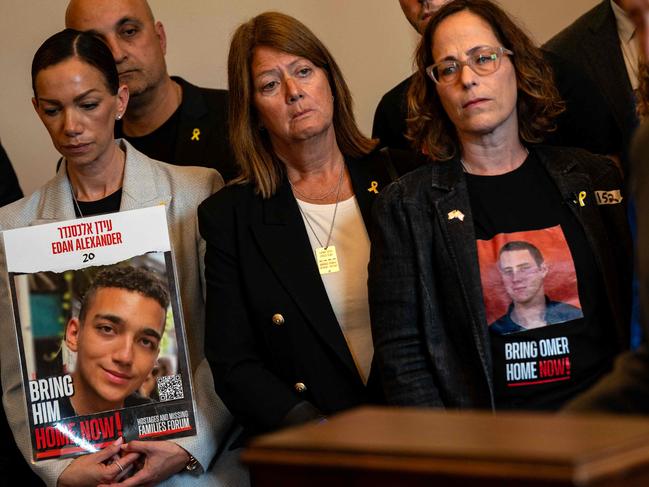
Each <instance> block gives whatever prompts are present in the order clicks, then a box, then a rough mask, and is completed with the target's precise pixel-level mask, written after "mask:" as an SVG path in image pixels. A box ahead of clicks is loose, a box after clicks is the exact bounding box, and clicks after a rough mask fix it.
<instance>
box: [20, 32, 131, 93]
mask: <svg viewBox="0 0 649 487" xmlns="http://www.w3.org/2000/svg"><path fill="white" fill-rule="evenodd" d="M73 57H77V58H79V59H80V60H81V61H83V62H84V63H86V64H89V65H90V66H93V67H95V68H96V69H97V70H98V71H99V72H100V73H101V74H102V77H103V78H104V82H105V83H106V87H107V88H108V91H109V93H110V94H111V95H116V94H117V91H118V89H119V76H118V74H117V67H116V66H115V60H114V58H113V54H112V53H111V52H110V49H109V48H108V46H107V45H106V44H105V43H104V41H102V40H101V39H100V38H99V37H97V36H96V35H94V34H91V33H88V32H80V31H78V30H74V29H65V30H62V31H61V32H57V33H56V34H54V35H53V36H51V37H49V38H48V39H47V40H46V41H45V42H43V44H41V46H40V47H39V48H38V50H37V51H36V54H34V59H33V60H32V90H33V91H34V96H36V97H37V96H38V94H37V93H36V77H37V76H38V73H40V72H41V71H42V70H44V69H47V68H49V67H50V66H54V65H56V64H59V63H62V62H63V61H66V60H67V59H70V58H73Z"/></svg>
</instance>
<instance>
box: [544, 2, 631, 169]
mask: <svg viewBox="0 0 649 487" xmlns="http://www.w3.org/2000/svg"><path fill="white" fill-rule="evenodd" d="M543 48H544V49H545V50H546V51H550V52H552V53H553V54H554V55H556V56H557V57H558V58H561V59H563V60H564V63H563V64H562V65H559V66H558V67H557V68H556V70H557V73H558V76H559V77H560V78H562V79H564V80H565V82H566V83H569V82H570V78H573V77H574V76H576V74H575V73H583V74H585V75H587V76H588V78H589V79H590V80H591V81H592V82H593V83H594V85H595V86H596V87H597V89H598V92H599V95H600V96H599V97H598V98H594V99H588V98H582V99H581V100H579V101H578V102H577V103H575V104H574V105H573V106H572V110H573V112H574V113H575V115H574V117H576V118H578V119H581V120H586V121H591V120H593V119H596V118H597V117H599V116H600V115H601V114H602V112H603V111H608V112H609V113H611V114H612V116H613V120H614V126H613V127H612V128H611V130H609V132H608V133H603V134H602V136H603V137H607V140H604V141H601V142H600V143H602V144H605V145H608V146H609V147H611V148H612V150H613V151H614V152H619V153H622V156H623V157H622V163H623V167H624V170H625V173H626V172H628V162H627V161H628V157H627V148H628V147H629V143H630V140H631V135H632V133H633V129H634V128H635V126H636V125H637V123H638V119H637V116H636V113H635V100H634V95H633V90H632V88H631V82H630V81H629V76H628V74H627V71H626V66H625V64H624V56H623V55H622V50H621V48H620V38H619V34H618V31H617V23H616V19H615V14H614V13H613V9H612V7H611V3H610V0H602V1H601V2H600V3H599V4H598V5H596V6H595V7H593V8H592V9H591V10H589V11H588V12H586V13H585V14H584V15H582V16H581V17H579V18H578V19H577V20H575V21H574V22H573V23H572V24H570V25H569V26H568V27H566V28H565V29H564V30H562V31H561V32H559V33H558V34H557V35H555V36H554V37H553V38H552V39H550V40H549V41H548V42H547V43H546V44H545V45H544V46H543ZM566 69H571V70H572V74H571V73H569V72H567V71H566ZM575 81H576V80H575ZM572 85H573V86H575V87H577V88H576V90H578V83H577V82H573V83H572Z"/></svg>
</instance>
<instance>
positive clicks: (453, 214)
mask: <svg viewBox="0 0 649 487" xmlns="http://www.w3.org/2000/svg"><path fill="white" fill-rule="evenodd" d="M448 219H449V221H450V220H456V219H457V220H460V221H461V222H463V221H464V213H462V212H461V211H460V210H453V211H449V212H448Z"/></svg>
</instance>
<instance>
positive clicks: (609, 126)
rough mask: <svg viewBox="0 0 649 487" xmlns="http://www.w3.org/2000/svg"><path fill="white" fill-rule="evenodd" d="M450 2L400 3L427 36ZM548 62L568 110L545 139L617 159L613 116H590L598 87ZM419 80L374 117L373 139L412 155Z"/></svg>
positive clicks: (552, 57)
mask: <svg viewBox="0 0 649 487" xmlns="http://www.w3.org/2000/svg"><path fill="white" fill-rule="evenodd" d="M448 1H449V0H428V1H426V0H424V1H422V0H399V3H400V5H401V8H402V10H403V13H404V15H405V16H406V18H407V19H408V22H410V24H411V25H412V26H413V27H414V28H415V30H416V31H417V33H419V34H420V35H423V34H424V32H425V30H426V26H427V25H428V22H429V20H430V18H431V16H432V15H433V14H434V12H435V11H436V10H437V9H439V8H440V7H441V6H442V5H444V4H445V3H447V2H448ZM543 56H544V57H545V59H546V61H548V62H549V63H550V65H551V66H552V71H553V76H554V80H555V83H556V85H557V88H558V89H559V93H560V94H561V98H562V99H563V100H564V102H565V104H566V110H564V112H563V113H561V114H559V115H558V116H557V118H556V130H553V131H551V132H548V133H546V134H545V135H544V138H545V142H546V143H548V144H550V145H557V146H567V147H581V148H583V149H586V150H588V151H591V152H594V153H595V154H607V155H610V154H616V153H618V152H619V143H614V142H613V141H611V136H610V134H611V133H615V131H616V126H615V119H614V117H613V113H612V112H611V111H610V110H609V109H608V108H607V107H606V106H599V107H597V110H590V111H588V112H587V113H584V112H585V110H584V107H589V108H590V105H591V104H592V101H593V100H594V99H597V98H599V97H600V95H599V91H598V89H597V87H596V86H595V84H594V83H593V82H591V80H590V79H589V78H588V76H587V75H585V74H584V73H582V72H581V71H580V68H577V67H575V66H574V65H573V64H572V63H571V62H569V61H566V60H565V59H564V58H563V57H561V56H558V55H557V54H555V53H554V52H551V51H544V52H543ZM413 78H414V76H410V77H408V78H406V79H405V80H403V81H402V82H401V83H399V84H398V85H397V86H395V87H394V88H393V89H391V90H390V91H388V92H387V93H386V94H385V95H384V96H383V98H381V101H380V102H379V104H378V106H377V108H376V112H375V114H374V125H373V127H372V137H374V138H378V139H379V144H380V145H381V146H387V147H394V148H399V149H412V142H411V141H409V140H408V139H407V137H406V119H407V118H408V102H407V92H408V87H409V86H410V83H411V81H412V79H413Z"/></svg>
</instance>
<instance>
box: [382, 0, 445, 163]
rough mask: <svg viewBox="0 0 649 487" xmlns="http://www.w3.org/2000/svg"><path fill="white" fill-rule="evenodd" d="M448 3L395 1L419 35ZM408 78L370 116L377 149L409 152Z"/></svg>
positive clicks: (443, 0) (413, 0) (422, 0)
mask: <svg viewBox="0 0 649 487" xmlns="http://www.w3.org/2000/svg"><path fill="white" fill-rule="evenodd" d="M448 1H449V0H399V4H400V5H401V10H403V14H404V15H405V16H406V19H408V22H410V25H412V26H413V27H414V29H415V30H416V31H417V32H418V33H419V35H423V33H424V31H425V30H426V26H427V25H428V20H430V17H431V15H433V13H434V12H435V11H436V10H437V9H439V8H440V7H441V6H442V5H444V4H445V3H446V2H448ZM410 78H411V76H409V77H407V78H406V79H404V80H403V81H402V82H401V83H399V84H398V85H397V86H395V87H394V88H392V89H391V90H390V91H388V92H387V93H386V94H385V95H383V98H381V101H380V102H379V105H378V106H377V107H376V112H375V113H374V124H373V126H372V137H373V138H378V139H380V144H381V146H384V147H392V148H394V149H404V150H408V149H410V143H409V142H408V140H407V139H406V138H405V136H404V134H405V133H406V117H407V115H408V105H407V103H406V97H407V94H408V87H409V86H410Z"/></svg>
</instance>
